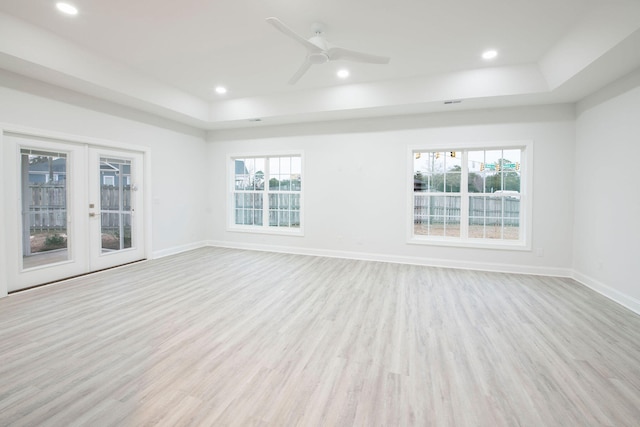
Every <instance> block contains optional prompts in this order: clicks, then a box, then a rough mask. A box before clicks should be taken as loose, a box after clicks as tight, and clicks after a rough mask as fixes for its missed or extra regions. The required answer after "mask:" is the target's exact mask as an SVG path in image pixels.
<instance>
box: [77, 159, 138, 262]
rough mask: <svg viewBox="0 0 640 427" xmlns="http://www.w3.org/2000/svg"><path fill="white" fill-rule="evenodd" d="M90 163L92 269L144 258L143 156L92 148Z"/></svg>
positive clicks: (89, 205) (89, 207)
mask: <svg viewBox="0 0 640 427" xmlns="http://www.w3.org/2000/svg"><path fill="white" fill-rule="evenodd" d="M88 164H89V170H90V176H89V204H88V205H87V208H88V216H89V235H90V241H91V250H90V254H91V255H90V260H89V263H90V265H91V270H92V271H95V270H100V269H103V268H108V267H113V266H114V265H122V264H126V263H128V262H132V261H137V260H140V259H143V258H144V234H143V230H144V226H143V224H142V221H141V219H142V218H143V205H144V203H143V200H144V199H143V197H142V194H143V193H142V188H143V182H142V178H143V174H142V164H143V157H142V154H140V153H131V152H123V151H114V150H107V149H101V148H90V149H89V162H88Z"/></svg>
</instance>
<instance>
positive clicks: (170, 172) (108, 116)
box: [0, 71, 207, 256]
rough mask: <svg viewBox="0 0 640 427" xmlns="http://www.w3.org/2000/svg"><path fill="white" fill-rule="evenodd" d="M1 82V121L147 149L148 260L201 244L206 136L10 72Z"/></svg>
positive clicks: (202, 133) (202, 240)
mask: <svg viewBox="0 0 640 427" xmlns="http://www.w3.org/2000/svg"><path fill="white" fill-rule="evenodd" d="M0 82H1V85H2V86H0V123H5V124H10V125H16V126H24V127H29V128H36V129H41V130H45V131H52V132H62V133H65V134H70V135H76V136H79V137H88V138H99V139H103V140H107V141H113V142H116V143H124V144H131V145H134V146H144V147H148V148H149V149H150V155H151V156H150V158H151V189H152V195H151V199H152V201H153V202H152V203H151V206H150V208H151V209H152V236H151V237H152V248H151V251H152V253H151V254H147V256H159V255H164V254H168V253H172V252H177V251H180V250H182V249H184V248H188V247H193V246H199V245H202V244H203V242H204V241H205V240H206V237H205V231H204V227H203V224H204V207H205V203H204V199H203V198H204V193H205V182H204V180H205V177H206V172H205V170H206V168H207V165H206V163H205V159H204V158H203V155H202V154H203V153H204V152H205V134H204V132H202V131H195V130H193V129H191V128H188V127H186V126H182V125H176V124H173V123H170V122H167V121H166V120H162V119H158V118H154V117H151V116H147V115H145V114H141V113H139V112H135V111H131V110H127V109H126V108H122V107H118V106H116V105H113V104H109V103H106V102H102V101H99V100H97V99H94V98H90V97H87V96H84V95H80V94H77V93H74V92H71V91H67V90H64V89H59V88H55V87H53V86H49V85H46V84H43V83H38V82H36V81H34V80H30V79H26V78H23V77H20V76H17V75H15V74H11V73H8V72H3V71H0ZM53 99H56V100H53ZM0 203H1V204H0V209H2V210H3V211H4V209H6V208H8V207H5V200H4V199H2V200H1V201H0ZM4 243H5V242H4V239H3V241H2V245H3V246H4Z"/></svg>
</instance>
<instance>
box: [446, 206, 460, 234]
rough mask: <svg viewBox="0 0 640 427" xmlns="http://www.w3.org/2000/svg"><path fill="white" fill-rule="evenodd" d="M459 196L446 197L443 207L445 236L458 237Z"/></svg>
mask: <svg viewBox="0 0 640 427" xmlns="http://www.w3.org/2000/svg"><path fill="white" fill-rule="evenodd" d="M460 200H461V198H460V196H447V197H446V206H445V235H446V236H449V237H460Z"/></svg>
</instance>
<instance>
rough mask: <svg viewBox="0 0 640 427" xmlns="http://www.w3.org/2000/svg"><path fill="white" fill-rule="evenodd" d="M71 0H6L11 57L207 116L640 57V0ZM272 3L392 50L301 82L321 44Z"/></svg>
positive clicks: (436, 103) (599, 73)
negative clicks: (302, 39)
mask: <svg viewBox="0 0 640 427" xmlns="http://www.w3.org/2000/svg"><path fill="white" fill-rule="evenodd" d="M70 3H72V4H74V5H76V6H77V7H78V9H79V10H80V13H79V14H78V15H77V16H75V17H70V16H65V15H62V14H61V13H59V12H58V11H57V10H56V9H55V0H29V1H25V0H0V68H3V69H5V70H8V71H10V72H13V73H19V74H22V75H25V76H27V77H30V78H35V79H38V80H43V81H45V82H48V83H52V84H55V85H58V86H62V87H65V88H69V89H72V90H75V91H79V92H82V93H86V94H89V95H92V96H96V97H99V98H104V99H107V100H109V101H113V102H116V103H119V104H122V105H126V106H129V107H133V108H137V109H140V110H143V111H147V112H150V113H153V114H157V115H160V116H162V117H166V118H169V119H172V120H176V121H179V122H182V123H187V124H190V125H193V126H197V127H199V128H203V129H217V128H228V127H244V126H261V125H268V124H280V123H296V122H303V121H313V120H330V119H340V118H349V117H364V116H375V115H383V114H393V115H396V114H407V113H416V112H427V111H441V110H450V109H465V108H484V107H491V106H497V105H499V106H505V105H526V104H532V103H537V104H540V103H549V102H574V101H577V100H579V99H580V98H582V97H584V96H586V95H588V94H589V93H591V92H593V91H595V90H597V89H598V88H599V87H601V86H603V85H605V84H607V83H609V82H611V81H613V80H614V79H616V78H618V77H620V76H622V75H624V74H626V73H628V72H630V71H632V70H633V69H635V68H637V67H639V66H640V0H482V1H478V0H395V1H393V2H391V1H388V0H341V1H338V0H322V1H317V0H316V1H310V0H296V1H294V2H292V1H291V0H234V1H226V0H217V1H204V0H181V1H169V0H135V1H131V0H126V1H125V0H110V1H98V0H71V1H70ZM270 16H275V17H278V18H280V19H281V20H282V21H283V22H284V23H286V24H287V25H288V26H290V27H291V28H292V29H294V30H295V31H297V32H298V33H300V34H302V35H305V36H311V35H312V34H311V33H312V31H311V28H312V25H313V23H314V22H321V23H323V24H324V26H325V37H326V38H327V39H328V40H329V41H331V42H332V43H334V44H336V45H339V46H342V47H346V48H350V49H354V50H361V51H364V52H368V53H373V54H377V55H384V56H389V57H391V62H390V63H389V64H388V65H374V64H356V63H348V62H340V61H338V62H331V63H328V64H323V65H317V66H313V67H312V68H311V70H310V71H309V72H308V73H307V74H306V75H304V76H303V77H302V79H301V80H300V81H299V82H298V83H297V84H296V85H293V86H291V85H288V84H287V81H288V79H289V78H290V77H291V75H292V74H293V73H294V72H295V71H296V69H297V68H298V67H299V66H300V64H301V63H302V60H303V59H304V55H305V51H304V49H303V48H302V47H301V46H300V45H298V44H297V43H296V42H295V41H293V40H291V39H289V38H287V37H285V36H284V35H283V34H281V33H279V32H278V31H276V30H275V29H274V28H273V27H272V26H271V25H269V24H268V23H266V22H265V18H267V17H270ZM487 48H495V49H497V50H498V51H499V56H498V58H496V59H495V60H493V61H491V62H486V61H483V60H482V59H481V58H480V54H481V53H482V51H483V50H485V49H487ZM342 67H347V68H349V70H350V71H351V76H350V77H349V79H347V80H344V81H342V80H339V79H337V77H336V75H335V72H336V71H337V69H338V68H342ZM0 83H1V82H0ZM217 85H224V86H226V87H227V88H228V93H227V94H226V95H224V96H219V95H217V94H216V93H215V92H214V90H213V89H214V87H215V86H217ZM450 99H461V100H463V102H462V103H460V104H444V103H443V101H445V100H450ZM255 118H260V119H262V121H261V122H254V121H251V120H252V119H255Z"/></svg>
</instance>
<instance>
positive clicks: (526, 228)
mask: <svg viewBox="0 0 640 427" xmlns="http://www.w3.org/2000/svg"><path fill="white" fill-rule="evenodd" d="M514 149H518V150H521V159H520V166H521V170H522V172H521V182H520V218H519V221H520V237H519V239H518V240H504V239H488V238H481V239H480V238H469V237H468V236H466V237H463V236H462V234H463V233H468V225H469V212H468V206H469V205H468V203H469V197H471V196H472V195H474V194H476V193H470V192H469V190H468V181H467V179H468V174H469V171H468V154H467V153H468V152H469V151H478V150H514ZM436 151H443V152H450V151H456V152H461V156H462V158H463V161H462V165H463V166H462V171H461V185H460V193H442V195H443V196H447V195H452V196H457V195H459V196H460V197H461V206H462V209H461V212H460V228H461V236H460V237H447V236H425V235H416V234H414V220H415V210H414V203H415V202H414V192H415V191H414V173H415V171H414V158H415V157H414V156H415V153H417V152H436ZM532 159H533V142H532V141H529V140H526V141H501V142H466V143H460V142H456V143H449V144H446V143H432V144H429V143H425V144H417V145H411V146H409V147H408V151H407V220H408V221H407V227H406V229H407V243H409V244H416V245H432V246H452V247H463V248H479V249H505V250H515V251H531V230H532V223H533V203H532V197H531V194H532V185H533V166H532V164H533V163H532Z"/></svg>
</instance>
